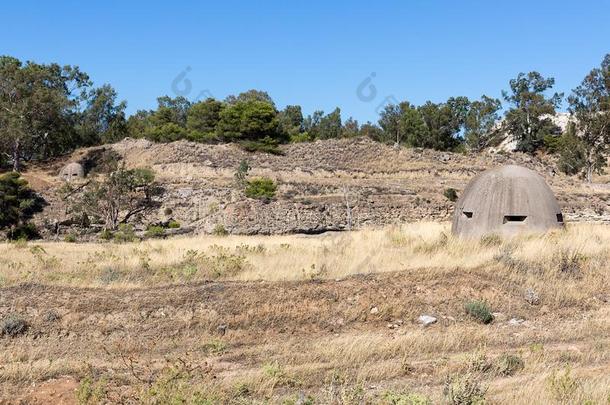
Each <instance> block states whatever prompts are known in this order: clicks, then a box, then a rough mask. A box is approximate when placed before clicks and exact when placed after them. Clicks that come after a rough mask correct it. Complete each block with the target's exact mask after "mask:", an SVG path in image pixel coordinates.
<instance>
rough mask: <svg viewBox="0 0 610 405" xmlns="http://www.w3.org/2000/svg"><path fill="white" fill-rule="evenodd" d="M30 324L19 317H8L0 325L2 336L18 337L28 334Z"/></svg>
mask: <svg viewBox="0 0 610 405" xmlns="http://www.w3.org/2000/svg"><path fill="white" fill-rule="evenodd" d="M28 328H29V324H28V322H27V321H26V320H25V319H24V318H22V317H21V316H19V315H15V314H12V315H8V316H7V317H6V318H4V319H3V320H2V324H0V336H8V337H16V336H19V335H22V334H24V333H25V332H27V330H28Z"/></svg>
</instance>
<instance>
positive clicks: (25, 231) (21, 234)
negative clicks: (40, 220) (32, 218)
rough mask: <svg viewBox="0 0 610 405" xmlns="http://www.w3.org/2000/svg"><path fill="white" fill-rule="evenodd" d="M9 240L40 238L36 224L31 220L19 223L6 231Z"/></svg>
mask: <svg viewBox="0 0 610 405" xmlns="http://www.w3.org/2000/svg"><path fill="white" fill-rule="evenodd" d="M6 237H7V238H8V239H9V240H33V239H40V234H39V233H38V229H37V228H36V225H34V224H32V223H31V222H27V223H25V224H21V225H18V226H15V227H13V228H11V229H9V230H8V231H7V233H6Z"/></svg>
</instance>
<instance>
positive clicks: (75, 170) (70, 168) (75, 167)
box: [59, 162, 85, 182]
mask: <svg viewBox="0 0 610 405" xmlns="http://www.w3.org/2000/svg"><path fill="white" fill-rule="evenodd" d="M59 177H60V178H61V179H62V180H64V181H68V182H69V181H73V180H77V179H82V178H84V177H85V169H84V168H83V165H81V164H80V163H75V162H72V163H69V164H67V165H65V166H64V167H63V168H62V169H61V171H60V172H59Z"/></svg>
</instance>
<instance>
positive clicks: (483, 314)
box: [464, 301, 494, 324]
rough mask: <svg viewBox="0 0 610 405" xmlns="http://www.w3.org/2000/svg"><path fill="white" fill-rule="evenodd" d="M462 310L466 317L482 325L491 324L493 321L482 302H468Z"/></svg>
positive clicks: (487, 308) (488, 310)
mask: <svg viewBox="0 0 610 405" xmlns="http://www.w3.org/2000/svg"><path fill="white" fill-rule="evenodd" d="M464 309H465V310H466V313H467V314H468V315H470V316H471V317H473V318H474V319H476V320H477V321H479V322H481V323H483V324H488V323H491V321H493V319H494V317H493V315H492V314H491V311H490V309H489V307H488V306H487V304H486V303H485V302H483V301H470V302H468V303H466V305H464Z"/></svg>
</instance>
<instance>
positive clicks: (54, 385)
mask: <svg viewBox="0 0 610 405" xmlns="http://www.w3.org/2000/svg"><path fill="white" fill-rule="evenodd" d="M0 258H1V260H0V319H1V322H2V323H1V325H0V326H1V327H2V329H1V330H0V333H1V334H2V336H1V337H0V343H1V345H0V397H1V398H3V400H0V403H19V402H20V401H21V402H22V403H41V404H42V403H62V402H63V403H108V402H111V403H154V404H165V403H176V404H177V403H194V404H216V403H219V404H222V403H231V404H250V403H272V404H276V403H278V404H361V403H366V404H368V403H371V404H427V403H430V404H436V403H454V404H467V403H481V401H486V402H487V403H492V404H530V403H565V404H585V403H587V404H608V403H609V402H610V289H609V287H608V286H609V285H610V267H609V261H610V227H609V226H607V225H592V224H577V225H571V226H569V227H568V228H567V229H566V230H565V231H558V232H553V233H549V234H546V235H542V236H536V235H531V236H522V237H519V238H516V239H511V240H502V239H500V238H498V237H493V236H491V237H486V238H483V239H481V240H471V241H464V240H459V239H456V238H453V237H452V236H451V235H450V233H449V225H448V224H442V223H433V222H429V223H415V224H410V225H404V226H400V227H398V226H396V227H386V228H382V229H369V230H362V231H355V232H345V233H335V234H323V235H319V236H299V235H293V236H253V237H248V236H226V237H220V236H219V237H212V236H201V237H188V238H174V239H167V240H149V241H146V242H139V243H124V244H116V243H107V244H94V243H92V244H77V243H57V242H40V243H36V242H33V243H27V244H25V243H21V244H20V243H17V244H3V245H0ZM468 304H470V305H468ZM466 306H468V307H469V308H470V312H467V311H466V309H465V308H466ZM488 310H489V312H491V313H492V314H493V320H492V321H491V322H489V320H490V318H488V314H487V311H488ZM420 315H430V316H434V317H436V318H437V322H436V323H434V324H432V325H430V326H427V327H423V326H422V325H421V324H420V323H419V322H418V317H419V316H420ZM486 318H487V319H486ZM485 322H488V323H485ZM477 401H479V402H477Z"/></svg>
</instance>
